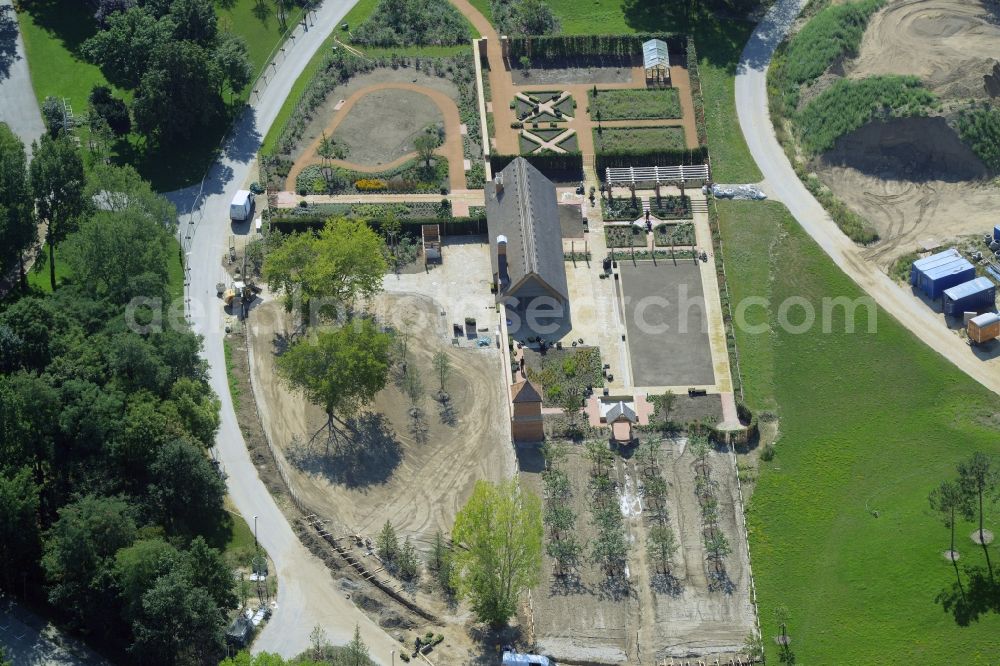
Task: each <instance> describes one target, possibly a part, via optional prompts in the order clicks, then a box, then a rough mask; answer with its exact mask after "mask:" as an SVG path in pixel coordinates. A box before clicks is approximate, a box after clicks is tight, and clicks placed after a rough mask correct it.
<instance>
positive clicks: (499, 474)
mask: <svg viewBox="0 0 1000 666" xmlns="http://www.w3.org/2000/svg"><path fill="white" fill-rule="evenodd" d="M380 300H381V301H382V303H383V307H380V309H379V310H378V313H379V320H380V321H382V322H383V323H390V324H395V322H392V321H391V320H392V319H393V318H400V317H401V316H402V317H405V316H406V315H415V316H413V317H412V319H411V320H410V321H411V322H412V323H411V324H409V325H408V330H409V334H410V337H409V340H410V342H409V350H410V352H409V356H410V367H413V368H419V371H420V372H421V377H422V379H423V383H424V387H425V394H426V397H425V399H424V405H423V406H424V409H425V412H426V419H427V422H428V431H427V434H428V436H427V440H426V441H424V442H418V441H416V439H415V438H414V437H413V436H412V435H411V433H410V432H409V431H408V425H409V414H408V410H409V407H410V403H409V399H408V398H406V397H405V396H404V395H403V393H402V392H401V391H400V390H399V389H398V388H397V387H396V386H394V385H392V384H391V383H390V385H389V386H387V387H386V388H385V389H384V390H383V391H382V392H381V393H379V395H378V396H377V397H376V400H375V402H374V404H373V405H372V406H371V409H372V410H373V411H374V412H377V413H381V414H384V415H385V416H386V418H387V420H388V425H389V427H390V430H391V431H392V433H393V434H394V437H393V439H394V440H395V442H396V443H397V444H396V446H398V449H399V450H398V456H399V458H398V463H397V464H395V466H394V467H391V468H388V469H386V468H385V466H389V465H393V463H392V460H391V458H386V459H384V463H381V464H377V465H376V467H377V468H376V469H374V470H372V469H370V467H371V465H372V464H373V461H368V463H366V465H367V466H366V467H365V469H366V470H368V471H364V472H359V473H360V474H362V476H361V477H360V478H362V479H365V478H368V477H369V476H371V475H372V474H373V473H374V476H375V479H376V480H369V481H366V482H363V483H361V484H359V485H355V482H352V481H351V478H352V477H351V474H355V473H353V472H352V473H351V474H348V473H346V472H345V471H344V470H343V469H341V470H337V469H330V468H329V467H328V466H327V465H328V461H324V460H323V458H324V453H323V449H322V448H321V447H322V446H323V444H321V443H315V444H314V445H313V451H312V454H311V455H312V458H313V462H312V463H311V464H308V465H307V466H305V467H303V466H302V465H301V464H300V465H296V464H295V463H293V462H292V460H294V459H296V456H295V455H292V454H291V449H292V447H293V442H294V441H296V440H297V441H298V442H303V441H306V440H308V438H309V437H310V436H311V434H312V433H313V432H314V431H315V430H317V429H318V428H319V427H320V425H322V423H324V422H325V416H324V414H323V413H322V410H321V409H320V408H318V407H316V406H315V405H311V404H308V403H307V402H306V401H305V399H304V398H303V397H302V396H301V395H299V394H296V393H293V392H291V391H289V390H288V388H287V387H285V386H283V385H281V384H280V383H279V382H273V381H262V382H261V385H262V386H264V387H266V391H265V397H264V399H265V402H266V403H267V404H266V405H265V406H264V407H262V411H266V412H267V413H268V414H269V418H267V419H265V427H267V428H268V429H269V431H270V432H271V436H272V440H273V441H274V442H275V443H276V444H277V445H278V446H279V447H280V448H281V449H282V451H283V452H284V454H285V458H286V459H288V460H289V464H288V468H289V471H290V474H289V476H290V481H291V482H292V484H293V485H294V486H295V489H296V491H297V492H298V493H299V494H300V496H301V497H302V499H303V500H304V501H305V502H306V503H307V504H308V505H309V506H310V507H311V508H313V509H314V510H315V511H317V512H318V513H319V514H320V515H322V516H323V517H324V518H332V519H333V520H334V522H335V523H336V524H337V525H339V526H340V529H342V530H344V531H345V533H352V534H353V533H360V534H365V535H368V536H374V535H375V534H376V533H377V532H378V530H379V529H380V528H381V527H382V525H383V524H384V523H385V521H386V520H389V521H391V522H392V523H393V525H394V527H395V528H396V530H397V532H398V533H399V534H400V536H401V537H405V536H410V537H411V540H412V541H413V543H414V545H415V546H416V547H418V548H423V549H427V548H428V547H429V545H430V543H431V539H432V538H433V534H434V532H435V531H436V530H438V529H440V530H441V531H442V532H445V533H447V532H449V531H450V530H451V527H452V524H453V521H454V516H455V513H456V512H457V511H458V509H459V508H460V507H461V505H462V504H463V503H464V501H465V499H466V498H467V495H468V494H469V493H470V492H471V490H472V486H473V485H474V483H475V482H476V480H478V479H486V480H489V481H499V480H502V479H503V478H506V476H507V475H508V474H509V465H508V464H507V458H508V457H509V456H510V451H509V447H510V442H509V439H508V438H507V436H506V434H505V433H506V431H505V428H504V425H505V423H504V418H505V417H506V414H507V408H506V405H505V404H504V403H503V400H502V396H501V392H500V391H499V390H493V389H495V388H496V387H497V378H498V377H499V376H500V367H499V363H500V354H499V352H498V351H496V350H495V349H493V348H490V349H486V350H481V349H469V348H455V347H452V346H451V345H450V344H448V343H447V342H446V340H445V338H444V336H443V335H442V334H441V327H440V315H439V312H440V311H441V310H440V308H439V307H437V305H436V304H434V303H433V301H431V299H429V298H426V297H422V296H414V295H402V294H384V295H383V296H381V297H380ZM255 312H256V313H257V314H256V316H257V319H258V321H259V320H262V319H264V318H265V317H266V316H273V317H283V315H284V313H283V312H282V308H281V304H280V303H277V302H271V303H266V304H265V305H263V306H259V307H258V308H256V309H255ZM383 312H384V313H385V317H384V318H383V317H382V316H381V314H382V313H383ZM407 318H408V317H407ZM408 319H409V318H408ZM394 327H395V328H397V330H398V327H399V326H398V325H395V326H394ZM284 330H286V327H285V326H284V325H283V324H278V325H275V326H268V327H260V328H259V330H257V331H254V332H253V334H254V347H255V350H256V353H255V364H256V367H255V374H256V375H257V376H258V377H268V376H271V375H272V373H273V369H274V359H275V355H274V353H273V351H274V345H273V342H272V340H273V339H274V335H275V334H276V333H278V334H282V332H283V331H284ZM439 350H440V351H444V352H445V353H446V354H447V355H448V357H449V359H450V360H451V373H450V377H449V379H448V383H447V389H448V391H449V392H450V394H451V396H452V402H453V404H454V408H455V418H456V421H455V425H454V426H446V425H443V424H441V423H440V422H439V418H438V412H437V404H438V403H437V402H435V401H434V400H433V399H432V398H431V395H432V394H434V393H436V391H437V390H438V379H437V378H436V376H435V375H434V374H433V372H432V371H431V357H432V356H433V354H434V353H435V352H437V351H439ZM317 460H318V462H317ZM328 473H335V474H336V476H335V477H331V476H328ZM337 479H340V480H337Z"/></svg>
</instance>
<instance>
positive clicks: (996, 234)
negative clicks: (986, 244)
mask: <svg viewBox="0 0 1000 666" xmlns="http://www.w3.org/2000/svg"><path fill="white" fill-rule="evenodd" d="M993 240H995V241H997V242H998V243H1000V224H998V225H996V226H994V227H993Z"/></svg>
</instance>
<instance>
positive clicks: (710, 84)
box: [473, 0, 763, 183]
mask: <svg viewBox="0 0 1000 666" xmlns="http://www.w3.org/2000/svg"><path fill="white" fill-rule="evenodd" d="M481 1H483V2H485V0H481ZM473 4H476V3H473ZM547 4H548V5H549V6H550V7H552V10H553V11H554V12H555V13H556V15H557V16H558V17H559V20H560V21H561V22H562V29H563V32H564V33H565V34H569V35H579V34H591V33H602V34H615V33H630V32H679V33H685V32H686V33H688V34H691V35H692V36H693V37H694V39H695V47H696V48H697V50H698V60H699V63H698V64H699V70H700V72H701V87H702V94H703V96H704V98H705V123H706V125H707V129H708V146H709V151H710V152H711V155H712V173H713V174H714V176H715V179H716V180H717V181H719V182H723V183H756V182H758V181H760V180H761V179H762V178H763V176H762V175H761V173H760V170H759V169H758V168H757V164H756V163H755V162H754V160H753V157H751V156H750V151H749V150H748V149H747V144H746V141H745V140H744V138H743V133H742V132H741V131H740V124H739V120H738V119H737V117H736V95H735V89H734V85H735V78H734V77H735V75H736V64H737V63H738V62H739V57H740V53H741V52H742V51H743V46H744V45H745V44H746V41H747V38H748V37H749V36H750V33H751V32H753V27H754V26H753V24H752V23H750V22H748V21H740V20H736V19H728V20H720V19H718V18H716V17H714V16H712V15H711V14H709V13H708V12H705V11H704V10H703V9H702V8H701V7H700V6H697V5H696V6H695V7H694V8H693V9H692V11H693V12H694V14H693V15H692V17H691V18H690V19H689V18H687V17H685V16H683V14H682V12H683V4H682V3H663V2H659V1H657V0H591V1H589V2H588V1H584V2H580V1H579V0H548V3H547ZM477 6H478V5H477Z"/></svg>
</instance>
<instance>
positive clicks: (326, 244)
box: [264, 218, 387, 323]
mask: <svg viewBox="0 0 1000 666" xmlns="http://www.w3.org/2000/svg"><path fill="white" fill-rule="evenodd" d="M382 244H383V241H382V238H381V237H380V236H379V235H378V234H377V233H375V232H374V231H372V230H371V228H370V227H369V226H368V225H367V224H366V223H365V222H364V221H363V220H349V219H345V218H331V219H330V220H328V221H327V223H326V226H324V227H323V229H322V230H321V231H320V232H319V233H316V234H313V233H301V234H293V235H291V236H289V237H288V238H287V239H285V241H284V242H283V243H282V244H281V245H279V246H278V247H276V248H275V249H273V250H272V251H271V252H270V253H269V254H268V255H267V258H266V259H265V261H264V279H265V280H267V284H268V286H269V287H270V288H271V289H275V290H276V289H282V290H283V291H284V292H285V299H286V300H285V306H286V308H287V309H288V310H289V311H291V310H292V309H293V307H294V306H295V300H296V298H300V299H301V307H302V312H303V314H307V315H309V316H311V317H312V316H315V317H317V318H318V317H325V318H330V317H337V316H338V315H340V314H341V313H340V312H339V310H341V309H342V308H352V307H353V306H354V304H355V302H356V301H357V299H359V298H368V297H371V296H374V295H375V294H377V293H378V292H379V291H381V289H382V276H383V275H384V274H385V272H386V269H387V264H386V262H385V255H384V253H383V250H382ZM308 323H313V322H311V321H310V322H308Z"/></svg>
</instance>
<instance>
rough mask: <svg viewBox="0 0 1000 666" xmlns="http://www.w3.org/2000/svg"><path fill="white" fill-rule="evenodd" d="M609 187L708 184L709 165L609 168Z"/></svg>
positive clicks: (607, 172)
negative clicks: (700, 182)
mask: <svg viewBox="0 0 1000 666" xmlns="http://www.w3.org/2000/svg"><path fill="white" fill-rule="evenodd" d="M605 175H606V177H605V179H604V180H605V182H606V183H607V184H608V185H638V184H639V183H686V182H688V181H693V180H700V181H702V182H708V165H707V164H689V165H682V166H668V167H661V166H653V167H608V168H607V169H605Z"/></svg>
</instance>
